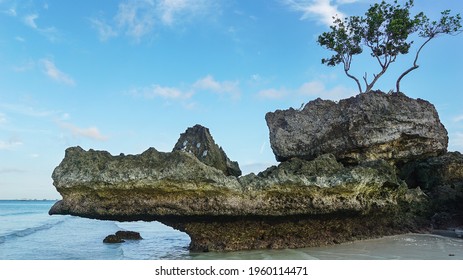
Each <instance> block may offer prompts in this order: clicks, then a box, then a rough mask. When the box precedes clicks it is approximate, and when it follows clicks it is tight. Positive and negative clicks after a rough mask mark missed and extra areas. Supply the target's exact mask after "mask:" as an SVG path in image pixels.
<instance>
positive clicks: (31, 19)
mask: <svg viewBox="0 0 463 280" xmlns="http://www.w3.org/2000/svg"><path fill="white" fill-rule="evenodd" d="M37 18H39V15H37V14H32V15H27V16H25V17H24V23H25V24H26V25H27V26H29V27H30V28H33V29H38V27H37V24H36V23H35V20H36V19H37Z"/></svg>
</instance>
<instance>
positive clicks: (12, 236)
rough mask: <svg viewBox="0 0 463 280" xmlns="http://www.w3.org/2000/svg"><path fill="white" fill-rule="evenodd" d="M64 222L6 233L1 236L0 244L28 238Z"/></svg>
mask: <svg viewBox="0 0 463 280" xmlns="http://www.w3.org/2000/svg"><path fill="white" fill-rule="evenodd" d="M64 221H65V219H63V220H59V221H55V222H51V223H46V224H42V225H38V226H35V227H30V228H26V229H21V230H16V231H13V232H10V233H7V234H5V235H3V236H0V244H2V243H5V242H7V241H8V240H12V239H16V238H21V237H25V236H29V235H31V234H34V233H36V232H39V231H42V230H48V229H51V228H52V227H54V226H57V225H59V224H61V223H64Z"/></svg>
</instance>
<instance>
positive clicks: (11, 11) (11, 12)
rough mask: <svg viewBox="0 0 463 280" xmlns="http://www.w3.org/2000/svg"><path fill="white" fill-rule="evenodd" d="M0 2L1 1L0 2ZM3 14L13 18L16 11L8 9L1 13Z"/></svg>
mask: <svg viewBox="0 0 463 280" xmlns="http://www.w3.org/2000/svg"><path fill="white" fill-rule="evenodd" d="M0 2H1V1H0ZM2 12H3V13H4V14H7V15H9V16H12V17H15V16H17V15H18V13H17V12H16V9H15V8H10V9H8V10H6V11H2Z"/></svg>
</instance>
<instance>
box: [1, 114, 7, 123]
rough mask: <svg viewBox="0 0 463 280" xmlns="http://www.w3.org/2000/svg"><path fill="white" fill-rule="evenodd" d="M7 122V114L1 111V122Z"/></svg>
mask: <svg viewBox="0 0 463 280" xmlns="http://www.w3.org/2000/svg"><path fill="white" fill-rule="evenodd" d="M4 123H6V116H5V114H3V113H0V124H4Z"/></svg>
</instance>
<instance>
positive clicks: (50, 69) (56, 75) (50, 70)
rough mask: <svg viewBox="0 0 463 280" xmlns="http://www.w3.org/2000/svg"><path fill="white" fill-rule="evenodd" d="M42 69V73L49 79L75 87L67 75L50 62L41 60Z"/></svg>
mask: <svg viewBox="0 0 463 280" xmlns="http://www.w3.org/2000/svg"><path fill="white" fill-rule="evenodd" d="M40 62H41V63H42V65H43V67H44V73H45V74H46V75H47V76H48V77H49V78H51V79H53V80H55V81H57V82H60V83H63V84H67V85H70V86H73V85H75V82H74V80H73V79H72V78H71V77H70V76H69V75H67V74H65V73H63V72H62V71H61V70H59V69H58V68H57V67H56V65H55V64H54V63H53V62H52V61H50V60H49V59H42V60H41V61H40Z"/></svg>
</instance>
